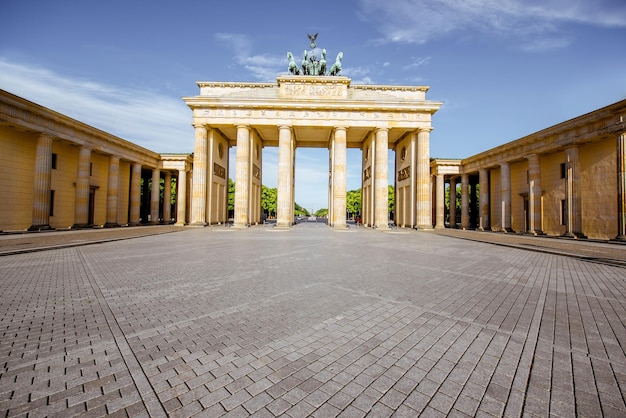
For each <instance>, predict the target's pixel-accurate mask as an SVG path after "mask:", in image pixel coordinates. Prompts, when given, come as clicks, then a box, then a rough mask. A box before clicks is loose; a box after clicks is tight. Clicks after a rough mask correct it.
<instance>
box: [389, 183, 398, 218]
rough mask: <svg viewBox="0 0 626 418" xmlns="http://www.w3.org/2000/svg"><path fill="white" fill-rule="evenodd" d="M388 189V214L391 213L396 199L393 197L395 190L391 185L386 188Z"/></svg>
mask: <svg viewBox="0 0 626 418" xmlns="http://www.w3.org/2000/svg"><path fill="white" fill-rule="evenodd" d="M388 188H389V198H388V199H387V202H388V204H387V210H388V212H389V213H391V212H393V211H394V210H395V209H396V207H395V203H396V197H395V194H396V193H395V189H394V187H393V186H392V185H389V186H388Z"/></svg>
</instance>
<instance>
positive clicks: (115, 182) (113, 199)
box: [104, 155, 120, 228]
mask: <svg viewBox="0 0 626 418" xmlns="http://www.w3.org/2000/svg"><path fill="white" fill-rule="evenodd" d="M119 171H120V159H119V158H118V157H116V156H115V155H111V156H110V157H109V181H108V185H107V218H106V223H105V224H104V227H105V228H113V227H116V226H120V225H119V224H118V223H117V193H118V187H119Z"/></svg>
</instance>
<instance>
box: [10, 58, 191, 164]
mask: <svg viewBox="0 0 626 418" xmlns="http://www.w3.org/2000/svg"><path fill="white" fill-rule="evenodd" d="M0 88H1V89H3V90H6V91H8V92H10V93H12V94H15V95H17V96H20V97H22V98H24V99H26V100H30V101H32V102H35V103H37V104H40V105H42V106H45V107H48V108H50V109H52V110H54V111H56V112H59V113H62V114H64V115H67V116H69V117H71V118H74V119H76V120H79V121H81V122H83V123H86V124H88V125H91V126H93V127H95V128H98V129H101V130H103V131H106V132H109V133H111V134H113V135H116V136H119V137H120V138H123V139H125V140H127V141H131V142H133V143H135V144H138V145H141V146H143V147H145V148H148V149H150V150H153V151H157V152H191V151H193V128H192V127H191V121H192V114H191V111H190V110H189V108H188V107H187V106H186V105H185V103H184V102H183V101H182V100H181V99H180V98H179V97H172V96H168V95H165V94H162V93H160V92H158V91H154V90H150V89H148V88H146V89H141V88H120V87H112V86H107V85H104V84H100V83H97V82H94V81H91V80H87V79H74V78H70V77H67V76H62V75H59V74H56V73H54V72H52V71H49V70H45V69H41V68H36V67H31V66H27V65H23V64H18V63H13V62H9V61H7V60H4V59H1V58H0Z"/></svg>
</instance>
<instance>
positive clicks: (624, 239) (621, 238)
mask: <svg viewBox="0 0 626 418" xmlns="http://www.w3.org/2000/svg"><path fill="white" fill-rule="evenodd" d="M612 241H619V242H626V235H618V236H616V237H615V238H613V239H612Z"/></svg>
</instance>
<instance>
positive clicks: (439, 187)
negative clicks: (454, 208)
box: [435, 174, 446, 229]
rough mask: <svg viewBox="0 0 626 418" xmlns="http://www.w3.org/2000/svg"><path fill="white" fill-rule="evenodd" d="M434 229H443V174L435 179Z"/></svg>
mask: <svg viewBox="0 0 626 418" xmlns="http://www.w3.org/2000/svg"><path fill="white" fill-rule="evenodd" d="M435 194H436V196H435V205H436V206H435V229H443V228H445V225H444V222H445V209H446V203H445V195H446V190H445V182H444V178H443V174H437V175H436V177H435Z"/></svg>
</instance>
